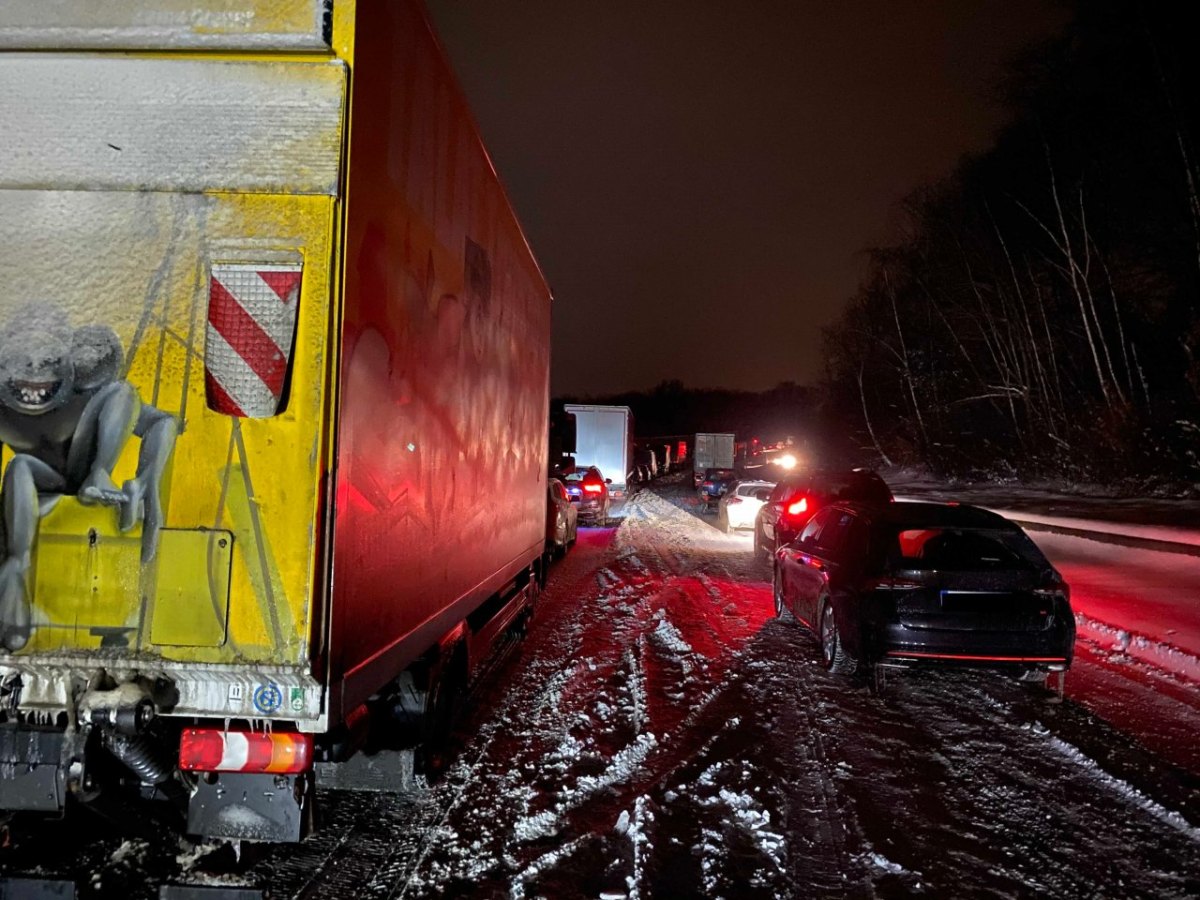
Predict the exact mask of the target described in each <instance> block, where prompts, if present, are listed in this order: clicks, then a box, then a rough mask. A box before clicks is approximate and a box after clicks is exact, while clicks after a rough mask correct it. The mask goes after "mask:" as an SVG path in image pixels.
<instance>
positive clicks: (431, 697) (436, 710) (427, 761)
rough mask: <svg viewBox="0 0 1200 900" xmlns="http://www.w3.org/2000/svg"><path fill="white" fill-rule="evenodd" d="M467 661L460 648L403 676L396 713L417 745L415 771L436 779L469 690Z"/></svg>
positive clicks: (394, 711) (394, 706)
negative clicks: (447, 656)
mask: <svg viewBox="0 0 1200 900" xmlns="http://www.w3.org/2000/svg"><path fill="white" fill-rule="evenodd" d="M465 663H466V661H465V658H464V657H463V654H462V651H461V648H455V649H454V650H453V651H452V652H451V653H450V655H449V658H447V659H445V660H443V661H438V662H435V663H432V664H430V663H419V664H418V665H416V666H413V667H412V668H411V669H408V670H406V671H405V672H403V673H401V675H400V678H399V691H398V693H397V696H396V698H395V700H394V702H393V707H392V709H393V714H394V716H395V718H396V721H397V724H398V725H399V726H400V727H401V729H402V731H403V732H404V733H405V734H406V735H408V736H409V738H410V739H411V740H412V741H413V742H414V743H415V744H416V747H415V749H414V753H413V766H414V768H415V769H416V771H418V772H420V773H422V774H424V775H426V776H429V777H436V776H437V775H438V774H439V773H440V772H441V771H442V770H443V769H444V768H445V765H446V762H447V760H448V758H449V751H450V737H451V733H452V730H453V727H454V720H455V717H456V716H457V714H458V710H459V709H460V708H461V706H462V700H463V695H464V693H465V689H466V664H465Z"/></svg>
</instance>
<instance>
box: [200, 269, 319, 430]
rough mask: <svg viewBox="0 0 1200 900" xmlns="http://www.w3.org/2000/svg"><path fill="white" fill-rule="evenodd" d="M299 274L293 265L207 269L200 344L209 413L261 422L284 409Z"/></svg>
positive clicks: (297, 301) (297, 297) (294, 329)
mask: <svg viewBox="0 0 1200 900" xmlns="http://www.w3.org/2000/svg"><path fill="white" fill-rule="evenodd" d="M301 275H302V269H301V267H300V266H299V265H285V266H280V265H266V264H261V265H225V264H215V265H213V267H212V271H211V272H210V276H209V284H208V330H207V333H206V337H205V341H204V384H205V393H206V394H207V397H208V408H209V409H211V410H213V411H214V412H218V413H223V414H224V415H227V416H236V417H238V418H248V419H265V418H268V417H270V416H273V415H275V414H277V413H279V412H281V411H282V410H283V408H284V407H285V406H286V405H287V398H286V397H285V396H284V387H285V386H286V383H287V374H288V366H289V364H290V362H291V357H292V344H293V342H294V339H295V335H296V310H297V307H298V306H299V302H300V279H301Z"/></svg>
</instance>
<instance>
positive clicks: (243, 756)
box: [179, 728, 313, 775]
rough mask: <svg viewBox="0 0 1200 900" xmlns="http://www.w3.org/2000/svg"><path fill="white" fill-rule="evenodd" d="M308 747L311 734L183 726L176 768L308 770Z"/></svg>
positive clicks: (278, 772)
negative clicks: (184, 727)
mask: <svg viewBox="0 0 1200 900" xmlns="http://www.w3.org/2000/svg"><path fill="white" fill-rule="evenodd" d="M312 749H313V739H312V735H311V734H294V733H290V732H279V731H276V732H263V731H221V730H220V729H217V728H186V729H184V732H183V736H182V737H181V738H180V739H179V768H181V769H184V770H185V771H189V772H266V773H270V774H273V775H290V774H296V773H298V772H306V771H308V769H309V768H310V767H311V765H312V755H313V754H312Z"/></svg>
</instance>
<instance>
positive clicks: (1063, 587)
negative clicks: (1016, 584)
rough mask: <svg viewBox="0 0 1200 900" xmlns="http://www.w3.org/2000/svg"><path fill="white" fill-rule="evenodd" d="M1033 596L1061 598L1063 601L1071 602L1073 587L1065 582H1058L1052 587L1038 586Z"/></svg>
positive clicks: (1040, 598) (1048, 598)
mask: <svg viewBox="0 0 1200 900" xmlns="http://www.w3.org/2000/svg"><path fill="white" fill-rule="evenodd" d="M1033 596H1035V597H1037V598H1038V599H1039V600H1049V601H1054V600H1061V601H1062V602H1063V603H1070V602H1071V588H1070V586H1069V585H1067V584H1066V583H1065V582H1064V583H1063V584H1056V585H1053V586H1051V587H1042V588H1037V589H1036V590H1035V591H1034V592H1033Z"/></svg>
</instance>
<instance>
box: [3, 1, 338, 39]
mask: <svg viewBox="0 0 1200 900" xmlns="http://www.w3.org/2000/svg"><path fill="white" fill-rule="evenodd" d="M332 6H333V3H332V0H104V2H103V3H97V2H96V0H4V2H3V3H0V50H46V49H59V50H177V49H195V50H287V51H303V50H323V49H327V48H328V47H329V43H330V21H329V19H330V13H331V9H332Z"/></svg>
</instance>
